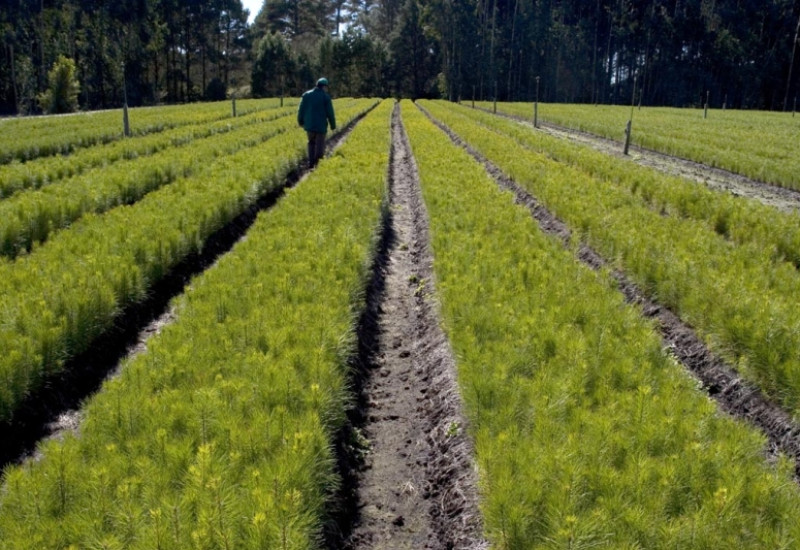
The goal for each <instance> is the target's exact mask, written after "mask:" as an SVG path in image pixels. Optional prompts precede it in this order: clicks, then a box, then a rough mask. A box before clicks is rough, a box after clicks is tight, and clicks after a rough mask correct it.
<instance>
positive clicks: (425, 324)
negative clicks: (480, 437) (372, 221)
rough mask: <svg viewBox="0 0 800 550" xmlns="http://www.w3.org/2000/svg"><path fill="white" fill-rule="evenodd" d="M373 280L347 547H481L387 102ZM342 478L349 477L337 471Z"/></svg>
mask: <svg viewBox="0 0 800 550" xmlns="http://www.w3.org/2000/svg"><path fill="white" fill-rule="evenodd" d="M389 195H390V205H389V209H388V213H387V216H386V219H385V224H384V235H383V246H382V252H381V253H380V254H379V257H378V260H377V262H376V264H377V265H376V267H375V270H376V274H377V275H378V280H377V281H373V285H372V287H373V290H372V291H371V292H370V293H369V294H370V295H369V297H368V310H371V311H372V312H373V314H372V315H373V318H372V319H371V323H370V322H368V323H365V325H371V328H370V327H369V326H365V327H362V330H361V331H360V334H361V340H362V347H363V348H364V350H365V351H366V353H365V356H364V357H363V358H362V360H361V368H360V369H359V370H360V373H361V379H360V380H359V382H358V384H357V385H358V386H359V387H360V396H359V397H360V399H359V402H360V407H359V410H358V411H357V414H356V415H355V416H356V420H355V421H354V423H355V425H356V426H355V428H354V431H355V432H356V433H360V434H362V435H363V436H364V437H365V438H366V439H367V440H368V445H367V452H366V453H365V456H363V457H362V458H361V460H358V459H356V460H354V461H351V463H350V468H351V474H352V478H353V479H352V482H353V484H354V487H353V489H354V490H355V494H354V495H352V497H351V498H352V501H353V503H352V505H351V511H352V512H354V514H353V515H352V516H351V517H349V518H345V522H348V521H349V525H342V526H341V531H342V532H343V533H344V534H345V540H344V542H343V543H342V544H341V545H340V544H336V543H335V542H334V543H333V544H329V547H344V548H347V549H361V548H365V549H366V548H369V549H379V548H380V549H387V550H388V549H392V550H401V549H423V548H425V549H465V550H466V549H476V550H477V549H482V548H486V547H487V546H488V545H487V543H486V542H485V541H483V540H482V539H481V521H480V516H479V512H478V507H477V489H476V475H475V470H474V467H473V463H472V455H473V453H472V449H471V445H470V442H469V440H468V438H467V436H466V432H465V420H464V418H463V415H462V414H461V412H460V396H459V394H458V389H457V384H456V379H455V362H454V359H453V356H452V353H451V351H450V348H449V344H448V342H447V339H446V337H445V335H444V333H443V332H442V330H441V328H440V326H439V321H438V315H437V309H436V303H435V299H434V288H433V269H432V257H431V253H430V250H429V248H428V222H427V214H426V211H425V207H424V204H423V202H422V198H421V193H420V189H419V180H418V176H417V170H416V165H415V164H414V161H413V157H412V155H411V151H410V147H409V145H408V142H407V139H406V136H405V131H404V130H403V127H402V124H401V122H400V118H399V106H398V107H396V108H395V113H394V115H393V123H392V155H391V166H390V175H389ZM345 477H347V476H345Z"/></svg>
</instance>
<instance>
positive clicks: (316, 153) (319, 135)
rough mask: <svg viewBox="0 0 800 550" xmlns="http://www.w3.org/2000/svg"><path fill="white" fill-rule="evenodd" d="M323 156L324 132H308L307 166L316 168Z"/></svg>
mask: <svg viewBox="0 0 800 550" xmlns="http://www.w3.org/2000/svg"><path fill="white" fill-rule="evenodd" d="M324 154H325V132H308V164H309V166H312V167H313V166H316V165H317V162H319V159H321V158H322V155H324Z"/></svg>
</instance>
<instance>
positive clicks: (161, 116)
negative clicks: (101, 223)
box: [0, 99, 278, 165]
mask: <svg viewBox="0 0 800 550" xmlns="http://www.w3.org/2000/svg"><path fill="white" fill-rule="evenodd" d="M277 103H278V100H275V99H272V100H268V101H264V100H247V101H245V102H243V105H241V107H240V109H239V111H238V112H239V114H245V113H247V112H250V111H253V110H257V109H261V108H263V107H264V106H266V105H270V104H277ZM232 114H233V113H232V109H231V105H230V104H229V103H227V102H218V103H203V104H189V105H175V106H170V107H141V108H136V109H131V110H130V119H131V132H132V135H134V136H140V135H146V134H149V133H153V132H161V131H163V130H166V129H169V128H175V127H178V126H183V125H186V124H196V123H203V122H211V121H214V120H221V119H224V118H230V117H231V116H232ZM123 137H124V134H123V128H122V110H120V109H113V110H108V111H97V112H89V113H78V114H74V115H67V116H55V117H37V118H30V117H22V118H18V119H13V118H9V119H4V120H0V165H2V164H7V163H10V162H15V161H16V162H26V161H29V160H32V159H36V158H39V157H45V156H50V155H59V154H61V155H68V154H71V153H73V152H75V151H77V150H79V149H82V148H85V147H92V146H95V145H100V144H104V143H109V142H113V141H118V140H121V139H122V138H123Z"/></svg>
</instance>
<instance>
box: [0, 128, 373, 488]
mask: <svg viewBox="0 0 800 550" xmlns="http://www.w3.org/2000/svg"><path fill="white" fill-rule="evenodd" d="M365 114H366V113H365ZM363 116H365V115H362V116H359V117H356V119H355V120H353V121H352V122H351V123H350V124H348V125H347V126H346V127H344V128H342V130H341V131H340V132H339V133H338V134H336V135H335V136H332V137H331V139H330V140H328V143H327V144H326V150H327V154H331V153H332V152H333V151H334V150H335V149H336V148H337V147H338V146H339V145H340V144H341V143H342V142H343V141H344V140H345V139H347V136H348V135H349V134H350V132H351V131H352V130H353V128H354V127H355V125H356V124H357V123H358V121H359V120H361V118H363ZM298 131H301V130H298ZM308 173H309V170H308V169H307V168H305V167H298V168H296V169H294V170H293V171H292V172H290V173H289V175H288V176H287V178H286V181H285V184H284V186H283V187H280V188H278V189H277V190H276V191H273V192H271V193H269V194H267V195H265V196H263V197H261V198H259V200H258V201H257V202H256V203H255V204H254V205H253V206H251V207H250V208H248V209H247V210H246V211H245V212H243V213H242V214H240V215H239V216H238V217H236V218H235V219H234V220H233V221H231V222H230V223H229V224H227V225H226V226H225V227H223V228H221V229H219V230H218V231H217V232H216V233H214V234H213V235H211V236H210V237H209V238H208V239H207V241H206V243H205V244H204V246H203V250H202V251H201V252H200V253H198V254H193V255H191V256H189V257H187V258H186V259H184V260H183V261H182V262H181V263H180V264H179V265H177V266H176V267H175V268H174V269H173V270H172V271H171V272H170V273H169V274H168V275H167V276H166V277H164V278H163V279H162V280H161V281H159V282H157V283H156V284H155V285H154V286H153V288H151V289H150V290H149V292H148V297H147V299H146V300H145V301H143V302H141V303H139V304H134V305H132V306H130V307H128V308H127V310H126V311H124V312H123V313H122V314H121V315H120V317H119V318H118V319H117V320H116V322H115V325H114V327H112V328H111V329H110V330H108V331H107V332H106V333H105V334H103V335H102V336H100V337H99V338H98V339H97V340H96V341H95V342H94V343H93V344H92V345H91V346H90V348H89V349H88V350H86V351H85V352H83V353H81V354H80V355H78V356H76V357H74V358H72V359H70V360H69V361H67V363H66V364H65V365H64V367H63V369H62V370H61V372H59V373H57V374H54V375H52V376H51V377H50V378H49V379H48V380H46V382H45V384H44V385H43V387H42V388H41V389H40V390H38V391H36V392H33V393H32V394H31V395H29V396H28V397H27V398H26V399H25V401H24V402H23V403H22V405H21V407H20V409H19V410H18V411H17V413H16V414H15V416H14V419H13V420H12V421H11V422H8V423H3V422H0V442H2V445H0V472H2V469H3V468H5V466H6V465H8V464H14V463H19V462H21V461H23V460H25V459H26V458H27V457H30V456H32V455H33V453H34V450H35V447H36V445H37V444H38V443H39V442H40V441H42V440H43V439H45V438H59V437H62V436H63V434H64V432H66V431H76V430H78V429H79V426H80V421H81V416H82V415H81V405H82V402H83V401H84V400H85V399H87V398H88V397H90V396H91V395H92V394H94V393H95V392H96V391H97V390H98V389H100V386H101V385H102V383H103V381H105V380H106V379H107V378H109V377H112V376H114V375H115V374H116V373H118V372H119V368H120V365H121V364H122V363H123V361H125V360H126V359H127V358H129V357H131V356H133V355H136V354H138V353H141V352H142V351H144V350H145V349H146V346H147V340H148V339H149V338H150V337H151V336H153V335H154V334H157V333H158V332H160V331H161V329H162V328H163V327H164V326H165V325H167V324H168V323H171V322H172V321H173V320H174V314H173V312H172V309H171V307H170V301H171V300H172V299H173V298H174V297H175V296H178V295H179V294H181V293H183V292H184V290H185V288H186V285H188V284H189V282H190V281H191V279H192V278H193V277H195V276H197V275H199V274H200V273H202V272H203V271H205V270H207V269H209V268H211V267H212V266H213V265H214V263H216V261H217V260H218V259H219V258H220V257H221V256H222V255H224V254H225V253H227V252H228V251H229V250H230V249H231V248H233V246H234V245H235V244H236V243H237V242H238V241H239V240H240V239H243V238H246V236H247V230H248V229H249V228H250V226H251V225H252V224H253V223H254V222H255V220H256V217H257V216H258V214H259V213H260V212H262V211H263V210H267V209H269V208H271V207H272V206H274V205H275V204H276V203H277V202H278V201H279V200H280V198H281V197H282V196H283V194H284V193H285V191H286V189H289V188H292V187H294V186H295V185H297V184H298V183H299V182H300V181H302V179H303V178H305V177H306V176H307V175H308ZM33 456H34V458H35V455H33Z"/></svg>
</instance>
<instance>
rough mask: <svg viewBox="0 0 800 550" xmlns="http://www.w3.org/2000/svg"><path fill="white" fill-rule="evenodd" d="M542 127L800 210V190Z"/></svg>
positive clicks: (595, 137) (550, 126)
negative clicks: (625, 150) (626, 150)
mask: <svg viewBox="0 0 800 550" xmlns="http://www.w3.org/2000/svg"><path fill="white" fill-rule="evenodd" d="M497 114H498V115H500V116H504V117H506V118H510V119H513V120H517V121H519V122H523V123H528V124H530V120H526V119H523V118H521V117H517V116H512V115H507V114H504V113H497ZM539 130H541V131H543V132H545V133H547V134H549V135H551V136H554V137H557V138H560V139H566V140H568V141H571V142H573V143H577V144H580V145H585V146H588V147H591V148H593V149H595V150H597V151H600V152H601V153H605V154H608V155H611V156H614V157H617V158H621V159H625V160H627V161H630V162H635V163H637V164H641V165H642V166H648V167H650V168H653V169H655V170H659V171H660V172H664V173H665V174H669V175H671V176H678V177H681V178H685V179H690V180H693V181H696V182H698V183H702V184H704V185H706V186H708V187H709V188H711V189H715V190H717V191H726V192H729V193H731V194H732V195H735V196H740V197H744V198H748V199H754V200H757V201H759V202H761V203H762V204H765V205H767V206H772V207H774V208H777V209H779V210H782V211H784V212H790V211H796V210H800V191H795V190H793V189H788V188H785V187H779V186H777V185H771V184H768V183H764V182H760V181H757V180H753V179H750V178H748V177H746V176H743V175H741V174H737V173H735V172H730V171H728V170H724V169H722V168H714V167H713V166H709V165H707V164H702V163H700V162H695V161H693V160H689V159H685V158H681V157H675V156H671V155H667V154H665V153H659V152H658V151H653V150H651V149H645V148H642V147H638V146H633V147H631V150H630V153H631V154H630V155H628V156H626V155H624V154H623V153H622V149H623V144H622V143H620V142H617V141H614V140H613V139H608V138H604V137H601V136H598V135H596V134H590V133H588V132H583V131H580V130H574V129H571V128H566V127H564V126H558V125H556V124H552V123H549V122H540V123H539ZM634 131H635V127H634Z"/></svg>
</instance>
